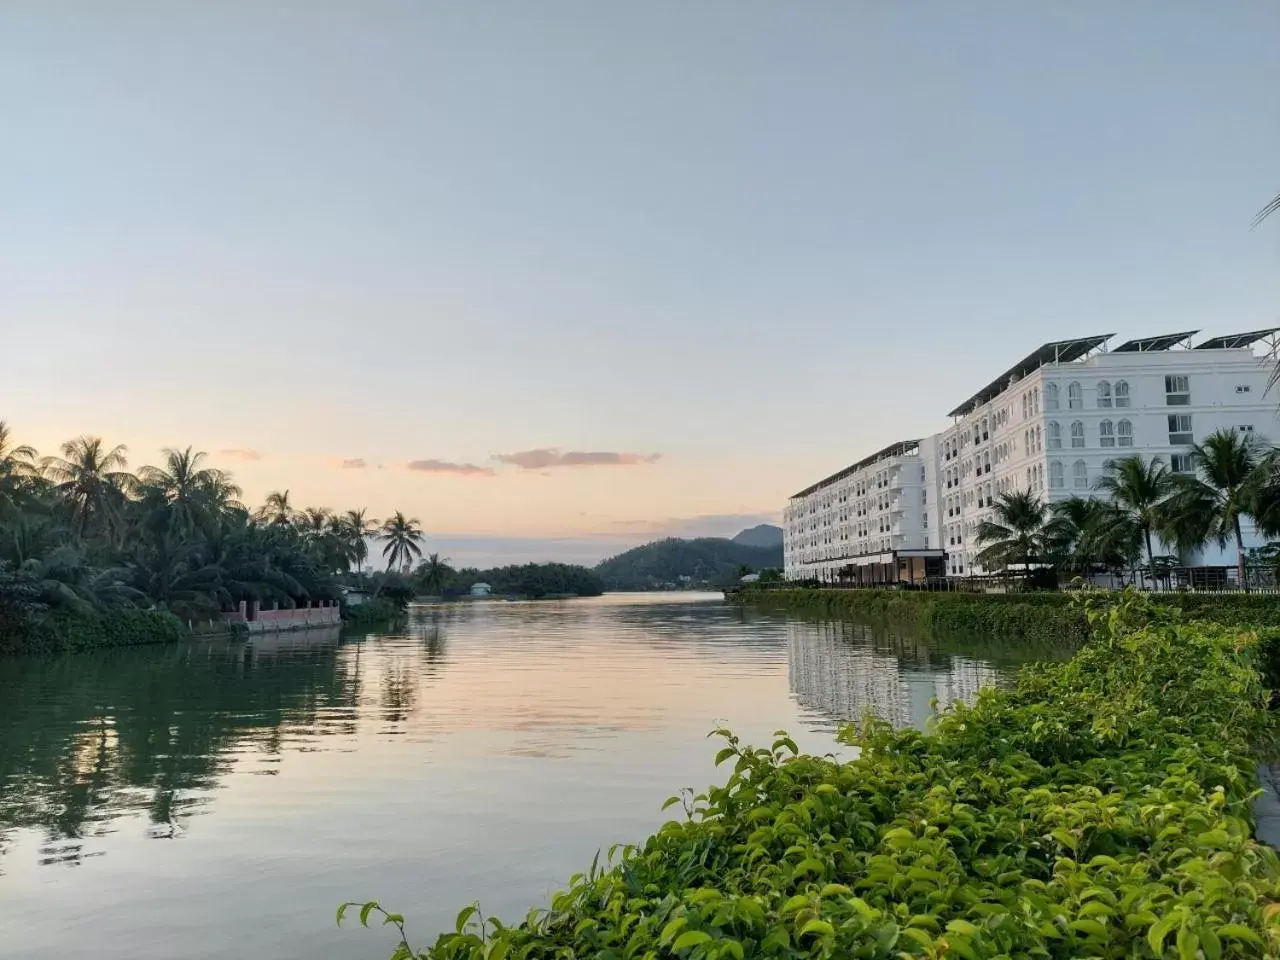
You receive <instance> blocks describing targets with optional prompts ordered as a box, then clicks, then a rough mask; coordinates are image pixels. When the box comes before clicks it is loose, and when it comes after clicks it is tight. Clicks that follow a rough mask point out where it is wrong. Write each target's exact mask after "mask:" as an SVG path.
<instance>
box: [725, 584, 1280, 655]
mask: <svg viewBox="0 0 1280 960" xmlns="http://www.w3.org/2000/svg"><path fill="white" fill-rule="evenodd" d="M1074 596H1075V595H1074V594H1072V593H1067V592H1056V591H1053V592H1050V591H1045V592H1037V593H944V592H934V591H924V590H824V589H821V588H817V589H813V588H806V589H794V590H787V589H782V590H761V589H745V590H742V591H739V592H738V593H737V594H735V595H734V597H735V599H736V600H737V601H738V602H740V603H750V604H753V605H756V606H761V607H769V608H776V609H785V610H789V611H794V612H797V613H805V614H810V615H815V616H823V617H831V618H835V619H851V620H873V621H876V620H883V621H889V622H893V623H899V624H903V625H905V626H912V627H917V628H919V629H922V630H928V631H932V632H934V633H935V634H938V635H945V634H948V633H951V634H975V635H981V636H983V637H984V638H986V639H991V640H997V641H1005V642H1027V643H1032V644H1036V645H1067V646H1071V647H1074V646H1078V645H1079V644H1080V643H1082V642H1083V641H1084V639H1085V638H1086V637H1087V636H1088V624H1087V622H1086V620H1085V617H1084V614H1083V613H1082V611H1081V608H1080V607H1079V606H1078V605H1077V604H1075V603H1074ZM1156 599H1157V600H1158V602H1159V603H1160V604H1161V605H1163V606H1167V607H1174V608H1177V609H1179V610H1181V611H1182V613H1183V614H1184V616H1186V618H1187V619H1194V620H1212V621H1213V622H1215V623H1220V624H1223V625H1225V626H1239V627H1245V628H1251V627H1280V596H1270V595H1267V596H1262V595H1257V594H1225V595H1224V594H1217V595H1215V594H1203V593H1179V592H1176V591H1174V592H1170V593H1161V594H1159V595H1158V596H1157V598H1156Z"/></svg>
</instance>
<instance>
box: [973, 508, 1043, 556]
mask: <svg viewBox="0 0 1280 960" xmlns="http://www.w3.org/2000/svg"><path fill="white" fill-rule="evenodd" d="M1048 521H1049V508H1048V507H1047V506H1046V505H1045V503H1044V501H1043V500H1041V499H1040V498H1039V497H1038V496H1036V495H1035V494H1034V493H1031V492H1030V491H1024V490H1014V491H1013V492H1011V493H1004V494H1001V495H1000V496H999V497H997V498H996V505H995V513H994V514H993V515H992V519H989V520H983V521H982V522H981V523H980V524H978V529H977V531H976V533H977V539H978V545H979V546H981V547H982V549H981V550H979V551H978V556H977V561H978V563H980V564H981V565H982V566H983V567H985V568H986V569H988V570H1003V569H1005V568H1007V567H1008V566H1009V565H1010V564H1014V563H1019V564H1023V565H1024V569H1026V571H1027V572H1028V573H1030V564H1032V563H1035V562H1036V561H1037V560H1040V559H1042V558H1043V557H1045V556H1046V555H1047V554H1048V553H1049V530H1048Z"/></svg>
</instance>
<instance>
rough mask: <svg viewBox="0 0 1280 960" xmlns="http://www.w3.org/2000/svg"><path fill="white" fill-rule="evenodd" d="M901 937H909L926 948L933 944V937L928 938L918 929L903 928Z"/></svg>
mask: <svg viewBox="0 0 1280 960" xmlns="http://www.w3.org/2000/svg"><path fill="white" fill-rule="evenodd" d="M902 935H903V936H904V937H909V938H910V939H912V940H914V941H915V942H916V943H918V944H920V946H922V947H928V946H931V945H932V944H933V937H931V936H929V934H928V933H926V932H925V931H924V930H921V929H920V928H919V927H903V928H902Z"/></svg>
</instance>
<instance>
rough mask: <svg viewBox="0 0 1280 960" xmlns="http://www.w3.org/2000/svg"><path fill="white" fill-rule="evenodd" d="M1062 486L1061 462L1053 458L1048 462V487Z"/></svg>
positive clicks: (1058, 487) (1052, 488)
mask: <svg viewBox="0 0 1280 960" xmlns="http://www.w3.org/2000/svg"><path fill="white" fill-rule="evenodd" d="M1062 487H1063V480H1062V464H1061V463H1059V462H1058V461H1057V460H1054V461H1053V462H1051V463H1050V464H1049V489H1050V490H1061V489H1062Z"/></svg>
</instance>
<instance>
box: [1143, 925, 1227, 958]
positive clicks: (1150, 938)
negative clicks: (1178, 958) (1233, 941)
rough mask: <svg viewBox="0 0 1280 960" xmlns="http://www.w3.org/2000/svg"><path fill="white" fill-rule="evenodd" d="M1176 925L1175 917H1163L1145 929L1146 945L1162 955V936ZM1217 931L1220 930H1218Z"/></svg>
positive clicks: (1156, 953) (1166, 934)
mask: <svg viewBox="0 0 1280 960" xmlns="http://www.w3.org/2000/svg"><path fill="white" fill-rule="evenodd" d="M1177 925H1178V918H1177V917H1165V918H1164V919H1163V920H1160V921H1158V922H1156V923H1153V924H1152V925H1151V929H1149V930H1148V931H1147V946H1149V947H1150V948H1151V951H1152V952H1153V953H1154V954H1155V955H1156V956H1157V957H1159V956H1163V955H1164V938H1165V937H1167V936H1168V935H1169V931H1170V930H1172V929H1173V928H1174V927H1176V926H1177ZM1218 932H1219V933H1221V932H1222V931H1221V930H1219V931H1218Z"/></svg>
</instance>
